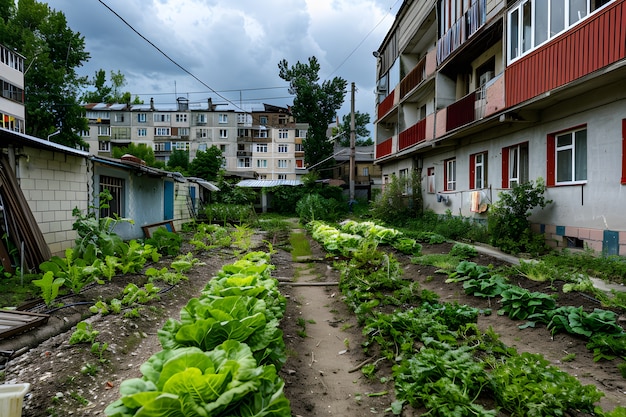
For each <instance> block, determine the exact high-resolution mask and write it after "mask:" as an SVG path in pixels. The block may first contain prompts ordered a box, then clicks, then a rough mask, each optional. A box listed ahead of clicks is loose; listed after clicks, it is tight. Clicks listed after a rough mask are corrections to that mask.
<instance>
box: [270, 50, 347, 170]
mask: <svg viewBox="0 0 626 417" xmlns="http://www.w3.org/2000/svg"><path fill="white" fill-rule="evenodd" d="M278 69H279V76H280V78H282V79H283V80H285V81H287V82H289V93H290V94H293V95H295V98H294V100H293V107H292V108H291V111H292V113H293V115H294V117H295V118H296V120H297V121H298V122H302V123H308V124H309V131H308V135H307V137H306V139H305V140H304V141H303V143H302V145H303V148H304V162H305V163H306V164H307V165H309V166H312V165H315V164H318V163H321V162H322V161H324V160H326V159H328V158H330V157H331V156H332V154H333V144H332V142H331V141H329V140H328V138H327V136H326V132H327V130H328V126H329V125H330V123H331V122H332V121H333V119H334V117H335V114H336V113H337V110H338V109H339V108H340V107H341V105H342V104H343V102H344V98H345V96H346V86H347V84H348V83H347V81H346V80H344V79H343V78H340V77H334V78H333V79H332V80H330V81H329V80H326V81H324V82H322V83H321V84H320V83H319V75H318V73H319V71H320V64H319V63H318V61H317V58H315V57H314V56H313V57H310V58H309V62H308V64H306V63H304V64H303V63H301V62H300V61H298V62H297V63H296V64H295V65H293V66H291V67H289V64H288V63H287V60H285V59H283V60H282V61H280V62H279V63H278ZM332 163H333V162H332V161H331V160H328V161H326V162H325V163H321V164H320V165H319V166H318V168H317V169H318V170H320V168H322V167H324V166H329V165H331V164H332Z"/></svg>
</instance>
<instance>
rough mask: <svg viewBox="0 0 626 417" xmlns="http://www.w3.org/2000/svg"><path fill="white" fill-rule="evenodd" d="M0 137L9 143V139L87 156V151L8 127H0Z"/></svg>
mask: <svg viewBox="0 0 626 417" xmlns="http://www.w3.org/2000/svg"><path fill="white" fill-rule="evenodd" d="M0 133H1V134H0V137H2V139H3V143H9V141H14V142H16V143H21V144H22V145H27V146H32V147H33V148H40V149H41V148H44V149H49V150H53V151H57V152H65V153H67V154H72V155H75V156H82V157H88V156H89V152H87V151H81V150H80V149H74V148H70V147H68V146H65V145H60V144H58V143H55V142H51V141H49V140H45V139H41V138H36V137H34V136H30V135H26V134H24V133H20V132H14V131H12V130H9V129H5V128H3V127H0Z"/></svg>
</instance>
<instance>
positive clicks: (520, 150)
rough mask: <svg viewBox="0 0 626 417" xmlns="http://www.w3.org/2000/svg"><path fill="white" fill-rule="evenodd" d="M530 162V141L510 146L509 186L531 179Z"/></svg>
mask: <svg viewBox="0 0 626 417" xmlns="http://www.w3.org/2000/svg"><path fill="white" fill-rule="evenodd" d="M529 163H530V160H529V153H528V142H526V143H519V144H517V145H514V146H509V178H508V180H509V184H508V185H509V187H511V188H512V187H513V186H514V185H520V184H524V183H526V182H528V181H529V178H528V169H529Z"/></svg>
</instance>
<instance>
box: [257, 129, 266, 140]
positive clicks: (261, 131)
mask: <svg viewBox="0 0 626 417" xmlns="http://www.w3.org/2000/svg"><path fill="white" fill-rule="evenodd" d="M266 137H267V130H259V136H257V138H266Z"/></svg>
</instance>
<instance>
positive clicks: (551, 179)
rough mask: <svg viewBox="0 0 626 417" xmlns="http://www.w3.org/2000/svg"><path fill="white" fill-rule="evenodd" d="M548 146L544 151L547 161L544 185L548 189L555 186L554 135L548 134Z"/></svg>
mask: <svg viewBox="0 0 626 417" xmlns="http://www.w3.org/2000/svg"><path fill="white" fill-rule="evenodd" d="M547 142H548V144H547V147H548V149H547V150H546V156H547V159H548V160H547V161H546V169H547V172H546V176H547V178H546V185H547V186H548V187H554V184H556V172H555V165H556V148H555V146H556V144H555V135H554V134H550V135H548V141H547Z"/></svg>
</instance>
